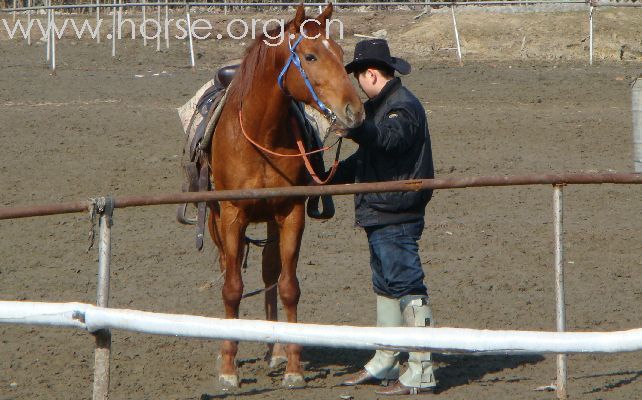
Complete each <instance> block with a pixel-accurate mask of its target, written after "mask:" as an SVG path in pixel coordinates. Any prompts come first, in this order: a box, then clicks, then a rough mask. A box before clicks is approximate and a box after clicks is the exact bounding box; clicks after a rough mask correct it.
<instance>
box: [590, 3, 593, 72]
mask: <svg viewBox="0 0 642 400" xmlns="http://www.w3.org/2000/svg"><path fill="white" fill-rule="evenodd" d="M589 65H593V2H592V1H591V3H590V6H589Z"/></svg>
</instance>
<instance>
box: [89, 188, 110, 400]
mask: <svg viewBox="0 0 642 400" xmlns="http://www.w3.org/2000/svg"><path fill="white" fill-rule="evenodd" d="M103 200H104V205H103V204H101V203H102V202H103ZM98 201H99V204H98V206H97V208H98V212H99V213H100V222H99V230H100V237H99V242H98V289H97V293H96V305H97V306H99V307H108V306H109V277H110V264H111V226H112V216H113V214H114V200H113V198H112V197H111V196H107V197H104V198H102V199H99V200H98ZM94 336H95V338H96V350H95V353H94V391H93V400H107V398H108V396H109V361H110V355H111V332H110V331H109V330H108V329H103V330H99V331H98V332H95V333H94Z"/></svg>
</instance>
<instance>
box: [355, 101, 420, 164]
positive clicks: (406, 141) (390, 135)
mask: <svg viewBox="0 0 642 400" xmlns="http://www.w3.org/2000/svg"><path fill="white" fill-rule="evenodd" d="M416 135H417V123H416V121H415V120H414V117H413V116H412V114H411V113H410V112H409V111H407V110H405V109H402V108H396V109H392V110H390V111H389V112H388V114H387V115H386V117H384V119H383V121H381V122H380V123H379V124H375V123H374V122H372V121H370V120H366V121H364V123H363V124H362V125H361V126H359V127H358V128H355V129H352V130H351V131H350V133H349V134H348V138H350V139H352V140H354V141H355V142H356V143H357V144H359V146H363V147H370V148H374V149H377V150H379V151H383V152H385V153H388V154H390V155H394V156H399V155H402V154H404V153H405V152H406V151H408V150H409V149H410V148H411V147H412V145H413V144H415V143H416V140H415V139H416Z"/></svg>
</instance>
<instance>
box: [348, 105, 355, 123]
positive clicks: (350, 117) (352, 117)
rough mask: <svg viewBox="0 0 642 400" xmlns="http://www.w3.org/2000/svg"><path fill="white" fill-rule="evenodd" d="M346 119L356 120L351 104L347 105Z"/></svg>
mask: <svg viewBox="0 0 642 400" xmlns="http://www.w3.org/2000/svg"><path fill="white" fill-rule="evenodd" d="M346 119H347V120H348V121H350V122H353V121H354V113H353V112H352V107H350V104H348V105H346Z"/></svg>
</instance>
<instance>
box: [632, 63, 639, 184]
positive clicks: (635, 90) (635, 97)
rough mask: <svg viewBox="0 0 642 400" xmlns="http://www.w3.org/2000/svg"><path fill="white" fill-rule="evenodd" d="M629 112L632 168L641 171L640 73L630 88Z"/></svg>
mask: <svg viewBox="0 0 642 400" xmlns="http://www.w3.org/2000/svg"><path fill="white" fill-rule="evenodd" d="M631 99H632V104H631V113H632V114H633V170H634V171H635V172H637V173H639V174H640V173H642V75H640V77H639V78H638V79H636V80H635V82H634V83H633V87H632V89H631Z"/></svg>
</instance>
